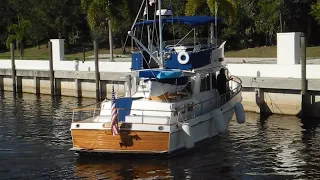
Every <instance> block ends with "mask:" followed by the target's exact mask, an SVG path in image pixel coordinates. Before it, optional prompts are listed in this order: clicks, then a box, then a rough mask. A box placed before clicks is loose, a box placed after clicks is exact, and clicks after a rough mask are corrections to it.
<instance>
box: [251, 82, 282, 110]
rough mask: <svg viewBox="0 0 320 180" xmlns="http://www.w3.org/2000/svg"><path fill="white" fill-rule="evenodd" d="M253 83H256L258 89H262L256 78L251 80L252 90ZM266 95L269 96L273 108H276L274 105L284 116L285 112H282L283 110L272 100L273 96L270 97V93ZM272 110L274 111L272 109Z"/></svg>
mask: <svg viewBox="0 0 320 180" xmlns="http://www.w3.org/2000/svg"><path fill="white" fill-rule="evenodd" d="M252 83H256V84H257V85H258V87H259V88H261V87H260V84H259V83H258V82H257V81H256V80H255V78H252V79H251V82H250V86H251V88H253V86H252ZM266 94H267V96H268V97H269V99H270V101H271V105H272V108H274V107H273V104H274V105H275V106H276V108H277V109H278V110H279V111H280V112H281V114H282V115H284V113H283V111H282V110H281V109H280V108H279V106H278V105H277V104H276V103H275V102H274V101H273V100H272V98H271V96H270V95H269V93H266ZM272 110H273V111H274V109H272Z"/></svg>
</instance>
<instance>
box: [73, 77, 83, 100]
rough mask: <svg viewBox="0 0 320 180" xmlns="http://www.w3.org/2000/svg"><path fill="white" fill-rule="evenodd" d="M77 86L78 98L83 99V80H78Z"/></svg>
mask: <svg viewBox="0 0 320 180" xmlns="http://www.w3.org/2000/svg"><path fill="white" fill-rule="evenodd" d="M75 85H76V97H77V98H81V97H82V88H81V79H76V80H75Z"/></svg>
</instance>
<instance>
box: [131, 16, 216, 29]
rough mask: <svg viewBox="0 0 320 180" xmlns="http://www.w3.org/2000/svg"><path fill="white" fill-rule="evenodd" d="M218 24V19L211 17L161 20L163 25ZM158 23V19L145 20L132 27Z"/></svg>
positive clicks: (181, 17)
mask: <svg viewBox="0 0 320 180" xmlns="http://www.w3.org/2000/svg"><path fill="white" fill-rule="evenodd" d="M216 19H217V21H218V22H219V21H220V19H219V18H215V17H211V16H178V17H168V18H163V19H162V22H163V23H180V24H186V25H190V26H198V25H204V24H209V23H213V22H215V20H216ZM157 22H159V20H158V19H156V20H145V21H140V22H137V23H136V24H135V25H134V27H137V26H141V25H151V24H153V23H157Z"/></svg>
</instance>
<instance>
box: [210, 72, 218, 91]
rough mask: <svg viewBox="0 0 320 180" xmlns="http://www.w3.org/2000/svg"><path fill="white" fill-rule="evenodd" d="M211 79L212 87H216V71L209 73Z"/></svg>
mask: <svg viewBox="0 0 320 180" xmlns="http://www.w3.org/2000/svg"><path fill="white" fill-rule="evenodd" d="M211 78H212V79H211V80H212V89H217V75H216V73H215V72H214V73H212V74H211Z"/></svg>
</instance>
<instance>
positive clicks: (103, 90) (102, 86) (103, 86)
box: [100, 80, 108, 99]
mask: <svg viewBox="0 0 320 180" xmlns="http://www.w3.org/2000/svg"><path fill="white" fill-rule="evenodd" d="M107 83H108V82H107V81H102V80H101V81H100V92H101V99H106V98H107V88H106V86H107Z"/></svg>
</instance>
